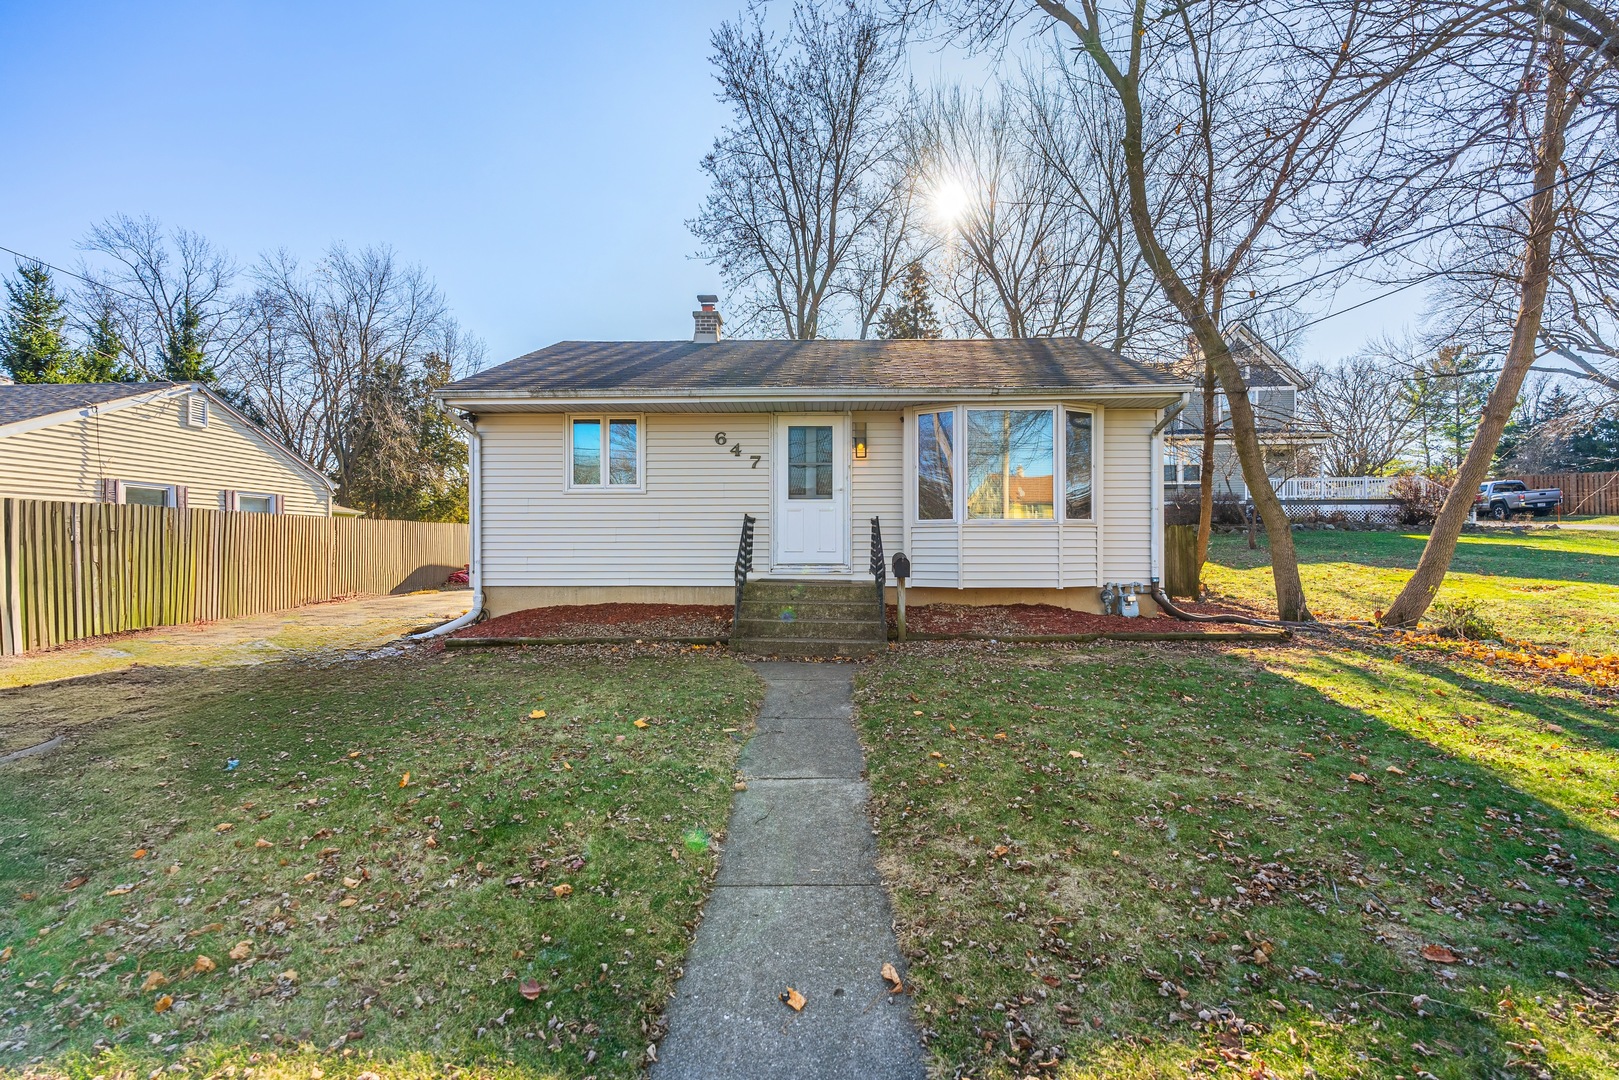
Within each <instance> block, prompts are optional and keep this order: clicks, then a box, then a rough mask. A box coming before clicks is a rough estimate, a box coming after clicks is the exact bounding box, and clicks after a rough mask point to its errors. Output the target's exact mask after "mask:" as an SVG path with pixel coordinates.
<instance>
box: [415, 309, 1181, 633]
mask: <svg viewBox="0 0 1619 1080" xmlns="http://www.w3.org/2000/svg"><path fill="white" fill-rule="evenodd" d="M699 301H700V302H701V303H702V308H703V309H702V310H700V311H697V312H694V316H695V318H696V321H697V332H696V334H695V336H694V338H693V340H691V341H596V342H585V341H568V342H562V343H559V344H556V345H552V346H551V347H549V348H546V349H541V350H539V351H538V352H534V353H530V354H528V355H526V356H522V357H519V358H517V359H516V360H512V361H510V362H509V363H506V364H503V365H501V366H499V367H496V368H492V369H490V370H487V371H484V372H481V373H479V374H477V375H474V376H472V377H470V378H467V379H463V380H461V381H459V382H456V383H453V384H451V385H450V386H448V387H446V388H444V389H443V390H442V391H440V396H441V397H442V399H443V400H444V402H445V403H446V404H447V405H449V406H450V407H452V408H454V409H456V410H458V411H460V412H461V413H462V414H463V415H464V416H465V418H466V419H467V421H468V423H469V426H470V428H471V430H472V432H473V436H472V457H471V468H472V490H471V499H472V523H473V525H472V529H473V533H472V543H473V555H472V559H473V563H472V565H473V573H474V585H475V587H479V588H481V594H482V599H483V603H484V607H485V610H486V611H487V612H488V613H489V614H491V615H501V614H505V613H508V612H512V611H516V610H521V609H524V608H531V607H538V606H545V605H552V604H583V603H599V602H609V601H629V602H674V603H704V604H730V603H731V602H732V599H733V596H734V595H735V590H736V587H735V584H734V577H733V575H734V571H735V565H736V562H737V555H738V539H739V535H740V531H741V527H742V524H743V519H744V515H748V516H751V517H752V518H753V519H755V526H754V530H755V531H754V547H753V566H752V569H753V575H752V576H753V578H754V579H761V578H763V579H786V580H788V581H792V582H840V581H841V582H849V583H851V584H853V583H859V582H864V583H865V584H866V585H867V586H870V585H871V584H872V582H873V576H874V575H873V573H872V570H871V562H870V551H871V546H872V544H871V540H872V530H873V523H874V522H875V523H876V524H877V526H878V527H879V528H880V530H881V536H882V541H883V544H884V548H885V550H886V552H887V553H888V554H890V555H892V554H893V553H894V552H895V551H899V550H903V551H904V552H906V553H907V554H908V555H909V557H910V562H911V567H912V571H911V574H912V576H911V578H910V586H911V590H910V597H911V600H912V602H914V603H919V604H920V603H929V602H945V603H1037V602H1038V603H1052V604H1059V605H1063V606H1067V607H1071V608H1077V609H1085V610H1092V611H1095V610H1099V592H1100V590H1101V588H1102V586H1103V585H1104V584H1105V583H1109V582H1140V583H1142V584H1143V585H1146V584H1147V583H1148V582H1149V581H1150V580H1151V579H1153V578H1156V577H1159V576H1161V574H1162V551H1161V547H1162V527H1161V526H1162V520H1163V473H1162V469H1161V462H1162V460H1163V433H1164V429H1165V427H1166V414H1167V411H1168V410H1171V409H1172V408H1173V407H1175V406H1177V405H1179V404H1181V403H1182V402H1183V400H1184V398H1185V395H1186V394H1187V392H1188V391H1189V390H1190V389H1191V387H1190V386H1189V385H1188V384H1186V383H1185V382H1183V381H1181V380H1180V379H1179V378H1178V377H1177V376H1175V375H1172V374H1169V373H1167V372H1166V371H1164V370H1162V369H1158V368H1154V367H1151V366H1148V365H1145V364H1140V363H1136V362H1134V361H1131V360H1128V359H1126V358H1125V357H1123V356H1120V355H1118V354H1117V353H1114V352H1110V351H1108V350H1106V349H1103V348H1099V347H1097V346H1095V345H1092V344H1090V343H1088V342H1085V341H1081V340H1078V339H1073V338H1067V339H1063V338H1057V339H1050V338H1043V339H1023V340H992V341H991V340H976V341H963V340H945V341H728V340H721V335H720V332H719V331H720V319H719V314H718V312H717V311H715V310H714V307H713V298H712V297H699ZM1143 607H1144V609H1146V610H1150V607H1148V606H1147V604H1146V603H1145V602H1143ZM739 610H740V604H739ZM743 617H744V618H745V617H746V616H745V614H744V616H743ZM773 617H774V616H773ZM782 617H787V616H782Z"/></svg>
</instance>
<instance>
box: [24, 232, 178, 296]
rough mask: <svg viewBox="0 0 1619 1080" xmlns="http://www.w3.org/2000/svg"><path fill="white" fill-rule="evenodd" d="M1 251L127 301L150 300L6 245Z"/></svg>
mask: <svg viewBox="0 0 1619 1080" xmlns="http://www.w3.org/2000/svg"><path fill="white" fill-rule="evenodd" d="M0 251H4V252H5V253H6V254H8V255H15V256H16V257H17V258H19V259H23V260H25V261H27V262H31V263H37V264H38V265H40V266H43V267H46V268H47V269H50V270H55V271H56V272H57V273H58V274H66V275H67V276H68V277H70V278H77V279H78V280H80V281H82V282H84V283H85V284H86V285H90V286H93V287H95V288H97V289H102V290H105V291H106V292H110V293H116V294H117V295H119V296H122V297H124V298H125V299H128V300H135V301H138V302H140V303H145V302H146V301H147V299H148V298H147V297H144V296H136V295H135V294H134V293H127V292H124V291H123V290H122V289H115V288H113V287H112V286H111V285H108V284H107V283H106V282H103V281H97V280H96V279H95V278H91V277H85V276H84V275H83V274H76V273H74V272H73V271H72V270H68V269H66V268H65V267H61V266H57V265H56V264H55V263H48V262H46V261H45V260H44V259H37V258H35V257H34V256H32V255H24V254H23V253H22V252H20V251H17V250H16V249H14V248H8V247H6V246H5V245H4V244H0Z"/></svg>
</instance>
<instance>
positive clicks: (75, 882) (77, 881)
mask: <svg viewBox="0 0 1619 1080" xmlns="http://www.w3.org/2000/svg"><path fill="white" fill-rule="evenodd" d="M89 880H90V879H89V878H87V877H85V876H84V875H83V874H80V875H79V876H78V877H70V878H68V879H67V880H66V881H64V882H62V888H64V889H66V890H68V891H69V892H72V891H73V890H74V889H77V888H78V887H79V886H80V885H83V884H85V883H86V882H88V881H89Z"/></svg>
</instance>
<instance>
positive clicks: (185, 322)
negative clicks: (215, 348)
mask: <svg viewBox="0 0 1619 1080" xmlns="http://www.w3.org/2000/svg"><path fill="white" fill-rule="evenodd" d="M201 327H202V315H201V314H200V313H199V312H198V311H197V309H196V307H194V306H193V305H192V303H191V298H190V297H189V296H188V297H186V298H185V299H184V300H182V301H180V317H179V318H178V319H176V320H175V324H174V329H173V330H171V331H170V332H169V339H168V341H166V342H165V343H164V346H163V377H164V378H165V379H171V380H173V381H174V382H204V383H206V382H213V381H214V368H213V365H212V364H210V363H209V362H208V357H207V356H206V355H205V354H204V353H203V341H202V334H201V333H200V332H199V331H200V330H201Z"/></svg>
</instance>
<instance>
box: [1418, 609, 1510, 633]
mask: <svg viewBox="0 0 1619 1080" xmlns="http://www.w3.org/2000/svg"><path fill="white" fill-rule="evenodd" d="M1428 629H1430V630H1432V631H1433V632H1434V633H1436V634H1438V635H1439V636H1440V637H1451V638H1461V639H1462V640H1463V641H1489V640H1492V639H1494V640H1499V639H1500V637H1501V633H1500V631H1498V630H1497V629H1496V628H1495V624H1494V623H1492V622H1491V621H1490V620H1489V619H1488V618H1487V617H1486V616H1484V615H1483V614H1481V613H1480V612H1479V609H1478V604H1476V603H1474V602H1473V601H1471V600H1454V601H1445V600H1441V601H1438V602H1437V603H1435V604H1434V605H1433V606H1432V607H1430V608H1429V609H1428Z"/></svg>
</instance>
